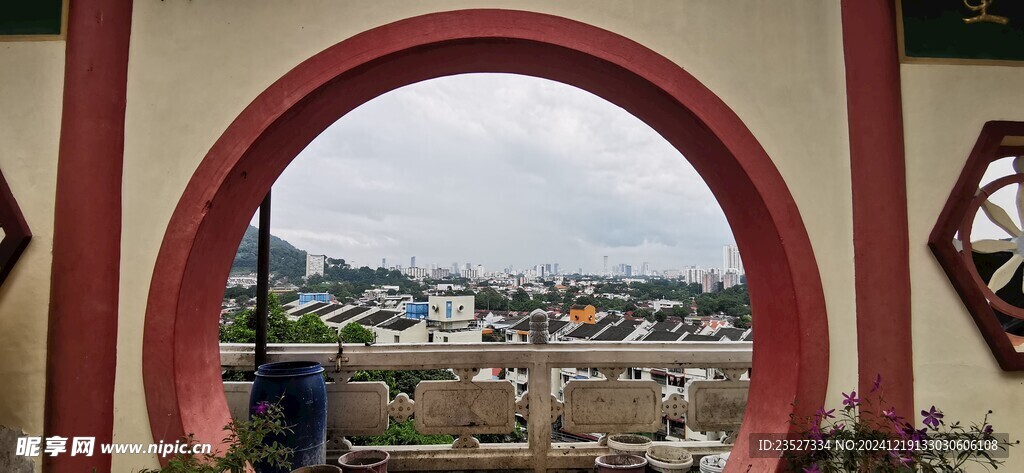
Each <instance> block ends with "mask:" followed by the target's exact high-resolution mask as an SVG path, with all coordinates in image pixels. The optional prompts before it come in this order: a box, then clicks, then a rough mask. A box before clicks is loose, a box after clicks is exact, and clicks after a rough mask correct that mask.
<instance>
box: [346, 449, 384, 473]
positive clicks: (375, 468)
mask: <svg viewBox="0 0 1024 473" xmlns="http://www.w3.org/2000/svg"><path fill="white" fill-rule="evenodd" d="M390 458H391V455H390V454H388V452H385V451H384V450H357V451H355V452H349V453H346V454H344V455H342V456H341V458H339V459H338V463H340V464H341V471H343V472H345V473H355V472H359V473H367V472H369V473H388V460H389V459H390Z"/></svg>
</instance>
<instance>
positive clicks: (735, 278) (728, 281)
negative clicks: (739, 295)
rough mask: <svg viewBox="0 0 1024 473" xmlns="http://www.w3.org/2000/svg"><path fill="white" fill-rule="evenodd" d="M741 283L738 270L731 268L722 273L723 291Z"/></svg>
mask: <svg viewBox="0 0 1024 473" xmlns="http://www.w3.org/2000/svg"><path fill="white" fill-rule="evenodd" d="M739 283H740V272H739V271H738V270H737V269H736V268H729V269H727V270H725V272H724V273H722V289H729V288H730V287H733V286H735V285H737V284H739Z"/></svg>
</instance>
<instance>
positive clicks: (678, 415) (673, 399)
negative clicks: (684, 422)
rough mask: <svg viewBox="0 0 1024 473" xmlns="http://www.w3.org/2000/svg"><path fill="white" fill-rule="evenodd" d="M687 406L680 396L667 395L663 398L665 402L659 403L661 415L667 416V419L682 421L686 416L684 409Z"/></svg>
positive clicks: (675, 394)
mask: <svg viewBox="0 0 1024 473" xmlns="http://www.w3.org/2000/svg"><path fill="white" fill-rule="evenodd" d="M689 404H690V403H689V402H687V401H686V399H685V398H683V395H682V394H679V393H674V394H669V395H668V396H665V400H663V401H661V413H662V414H664V415H666V416H668V418H669V419H682V418H683V416H685V415H686V407H687V406H688V405H689Z"/></svg>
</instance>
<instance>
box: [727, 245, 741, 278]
mask: <svg viewBox="0 0 1024 473" xmlns="http://www.w3.org/2000/svg"><path fill="white" fill-rule="evenodd" d="M728 269H735V270H736V272H737V273H739V274H744V271H743V261H741V260H740V249H739V248H737V247H736V245H725V246H723V247H722V271H725V270H728Z"/></svg>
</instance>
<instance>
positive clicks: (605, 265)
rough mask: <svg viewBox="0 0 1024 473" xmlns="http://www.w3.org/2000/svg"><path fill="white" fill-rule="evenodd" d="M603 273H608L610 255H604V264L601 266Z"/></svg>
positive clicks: (604, 274) (605, 274)
mask: <svg viewBox="0 0 1024 473" xmlns="http://www.w3.org/2000/svg"><path fill="white" fill-rule="evenodd" d="M601 275H603V276H607V275H608V255H605V256H604V266H603V267H602V268H601Z"/></svg>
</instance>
